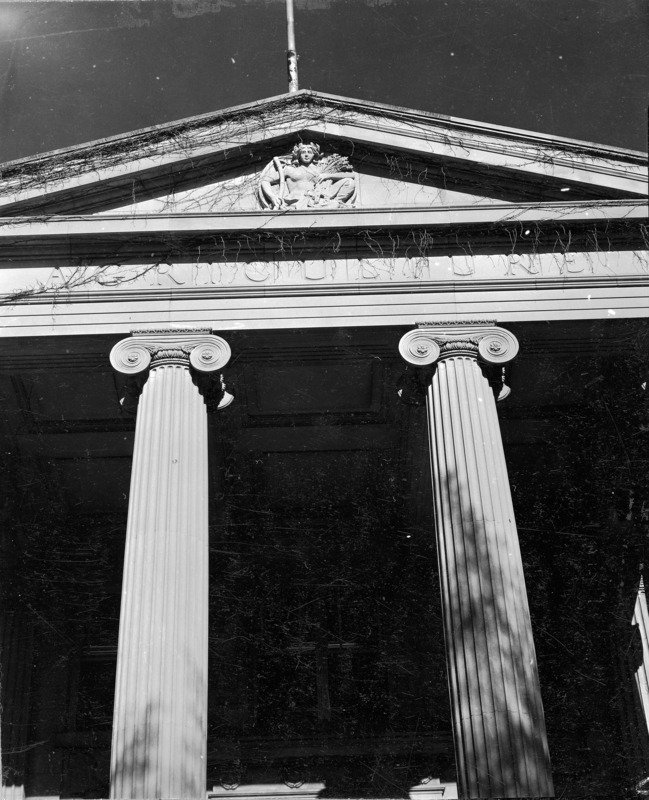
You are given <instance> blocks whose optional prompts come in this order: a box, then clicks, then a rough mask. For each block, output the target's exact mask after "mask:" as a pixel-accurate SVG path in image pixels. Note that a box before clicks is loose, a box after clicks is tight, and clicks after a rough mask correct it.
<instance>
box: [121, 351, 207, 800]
mask: <svg viewBox="0 0 649 800" xmlns="http://www.w3.org/2000/svg"><path fill="white" fill-rule="evenodd" d="M188 367H189V364H188V363H187V365H183V364H178V363H167V364H163V365H160V366H156V367H154V368H153V369H152V370H151V372H150V375H149V378H148V380H147V382H146V384H145V386H144V389H143V392H142V396H141V398H140V403H139V407H138V413H137V423H136V432H135V446H134V452H133V467H132V474H131V490H130V500H129V512H128V527H127V534H126V550H125V556H124V576H123V582H122V610H121V617H120V633H119V648H118V663H117V682H116V689H115V713H114V720H113V748H112V757H111V797H112V798H199V797H203V796H204V794H205V789H206V771H205V764H206V714H207V653H208V632H207V611H208V484H207V481H208V473H207V415H206V409H205V404H204V401H203V398H202V397H201V396H200V394H199V392H198V389H197V388H196V387H195V386H194V384H193V382H192V379H191V376H190V373H189V368H188Z"/></svg>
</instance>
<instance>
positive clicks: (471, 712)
mask: <svg viewBox="0 0 649 800" xmlns="http://www.w3.org/2000/svg"><path fill="white" fill-rule="evenodd" d="M476 356H477V353H476ZM476 356H473V355H468V354H467V353H466V352H465V353H458V354H457V355H452V356H450V357H445V358H442V359H441V360H440V361H439V362H438V364H437V368H436V370H435V372H434V374H433V376H432V379H431V383H430V386H429V388H428V400H427V406H428V414H429V427H430V447H431V465H432V478H433V491H434V502H435V514H436V528H437V544H438V553H439V568H440V580H441V588H442V602H443V610H444V622H445V635H446V646H447V654H448V671H449V683H450V692H451V702H452V707H453V721H454V730H455V743H456V753H457V761H458V763H457V769H458V782H459V789H460V796H461V797H463V798H528V797H533V798H544V797H551V796H553V794H554V792H553V787H552V779H551V773H550V766H549V755H548V750H547V742H546V735H545V723H544V717H543V708H542V704H541V695H540V688H539V682H538V675H537V668H536V657H535V652H534V643H533V640H532V632H531V623H530V616H529V609H528V604H527V595H526V591H525V581H524V577H523V567H522V561H521V555H520V549H519V543H518V535H517V531H516V524H515V521H514V511H513V506H512V500H511V493H510V488H509V480H508V476H507V467H506V464H505V458H504V452H503V445H502V439H501V434H500V428H499V423H498V417H497V412H496V404H495V397H494V393H493V389H492V388H491V386H490V383H489V381H488V380H487V378H486V377H485V375H484V374H483V371H482V368H481V367H480V365H479V363H478V361H477V358H476Z"/></svg>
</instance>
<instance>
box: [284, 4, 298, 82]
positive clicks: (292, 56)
mask: <svg viewBox="0 0 649 800" xmlns="http://www.w3.org/2000/svg"><path fill="white" fill-rule="evenodd" d="M286 25H287V31H288V50H287V51H286V57H287V61H288V90H289V92H297V90H298V85H297V53H296V52H295V23H294V19H293V0H286Z"/></svg>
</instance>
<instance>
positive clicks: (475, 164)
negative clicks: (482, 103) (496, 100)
mask: <svg viewBox="0 0 649 800" xmlns="http://www.w3.org/2000/svg"><path fill="white" fill-rule="evenodd" d="M298 142H303V143H308V142H314V143H315V144H316V145H317V147H318V148H319V158H321V159H322V162H321V163H322V164H325V163H327V159H330V161H329V163H330V164H332V165H338V166H336V168H335V169H333V167H332V169H333V172H332V171H331V170H330V171H329V173H327V174H328V175H337V176H338V177H337V178H334V179H333V180H329V181H328V183H327V182H326V181H325V182H324V186H325V190H324V191H323V190H322V186H323V182H322V181H320V182H317V183H315V182H314V181H312V184H314V185H315V186H316V187H317V189H315V190H314V185H311V186H309V185H308V181H307V182H306V183H305V182H304V181H302V182H301V181H300V180H298V179H297V178H296V177H295V176H296V175H297V173H292V172H291V153H292V150H293V148H294V146H295V145H296V144H297V143H298ZM336 158H337V159H338V160H336ZM332 159H333V160H332ZM341 159H342V160H341ZM343 162H344V163H343ZM341 164H343V166H342V167H340V165H341ZM323 169H324V167H323ZM280 173H281V175H280ZM298 177H299V176H298ZM325 178H326V176H325ZM264 181H265V183H264ZM264 187H265V188H264ZM292 187H293V188H292ZM305 187H306V188H305ZM645 191H646V167H645V163H644V157H643V155H642V154H640V153H635V152H632V151H625V150H617V149H614V148H610V147H605V146H599V145H594V144H588V143H583V142H575V141H572V140H567V139H558V138H556V137H550V136H546V135H543V134H535V133H530V132H526V131H518V130H514V129H509V128H502V127H498V126H490V125H485V124H481V123H477V122H469V121H466V120H458V119H454V118H450V117H443V116H440V115H434V114H426V113H422V112H414V111H411V110H408V109H399V108H395V107H391V106H382V105H378V104H374V103H367V102H359V101H353V100H349V99H345V98H338V97H333V96H330V95H322V94H318V93H314V92H309V91H307V92H298V93H297V94H293V95H284V96H280V97H277V98H271V99H269V100H265V101H262V102H259V103H253V104H250V105H247V106H241V107H237V108H234V109H229V110H226V111H223V112H220V113H217V114H208V115H203V116H201V117H194V118H191V119H189V120H183V121H181V122H178V123H173V124H170V125H165V126H157V127H155V128H151V129H147V130H143V131H137V132H135V133H132V134H128V135H124V136H118V137H112V138H111V139H106V140H101V141H99V142H92V143H90V144H88V145H83V146H80V147H73V148H69V149H67V150H65V151H58V152H56V153H51V154H45V155H43V156H38V157H36V158H31V159H24V160H22V161H19V162H12V163H10V164H7V165H5V166H4V168H3V170H2V178H1V180H0V214H2V215H11V216H14V215H21V216H22V215H42V214H66V215H70V214H97V213H99V214H102V213H113V214H114V213H117V214H129V215H151V214H155V215H159V214H196V213H199V214H200V213H210V214H214V213H219V214H220V213H224V214H227V213H232V212H234V213H247V212H250V213H253V212H263V213H268V212H269V211H271V212H272V211H275V210H278V211H280V210H281V211H285V210H286V211H291V210H292V209H293V208H294V207H297V206H298V205H301V207H302V210H309V211H318V210H320V209H329V208H333V207H336V208H338V209H340V210H344V209H346V208H365V209H390V208H399V209H403V208H414V209H417V208H422V207H426V208H431V207H439V206H455V207H457V206H465V205H474V204H482V205H489V204H493V203H499V204H502V203H528V204H529V203H535V202H539V203H543V202H557V201H566V200H571V201H581V202H584V201H589V200H607V199H609V200H616V199H622V198H636V199H637V198H638V197H639V196H643V194H644V193H645ZM300 192H302V193H303V194H309V192H310V193H311V195H310V197H312V199H309V200H308V201H306V200H304V201H303V200H302V197H301V195H300ZM282 193H283V194H284V195H285V196H286V198H287V199H286V201H284V200H283V201H282V207H281V208H279V207H277V208H275V207H273V203H274V202H275V201H276V197H277V196H279V195H280V194H282ZM313 198H315V199H313ZM292 203H293V204H294V205H291V204H292Z"/></svg>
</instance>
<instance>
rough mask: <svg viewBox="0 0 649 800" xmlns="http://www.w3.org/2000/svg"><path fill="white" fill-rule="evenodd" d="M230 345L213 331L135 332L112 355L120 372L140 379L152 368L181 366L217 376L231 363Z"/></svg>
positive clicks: (112, 360)
mask: <svg viewBox="0 0 649 800" xmlns="http://www.w3.org/2000/svg"><path fill="white" fill-rule="evenodd" d="M230 355H231V350H230V345H229V344H228V343H227V342H226V341H225V339H221V337H220V336H214V335H213V334H212V333H211V331H210V329H209V328H183V329H176V330H165V329H159V330H158V329H146V330H134V331H133V332H132V335H131V336H130V337H129V338H128V339H122V341H121V342H118V343H117V344H116V345H115V347H113V349H112V350H111V352H110V363H111V364H112V365H113V367H114V368H115V369H116V370H117V371H118V372H123V373H125V374H126V375H136V374H138V373H140V372H144V370H146V369H148V368H149V367H151V368H152V369H155V368H156V367H162V366H165V365H169V364H178V365H181V366H185V367H190V366H192V367H193V368H194V369H196V370H198V371H199V372H208V373H209V372H216V371H217V370H219V369H221V368H222V367H224V366H225V365H226V364H227V363H228V361H229V360H230Z"/></svg>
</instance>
